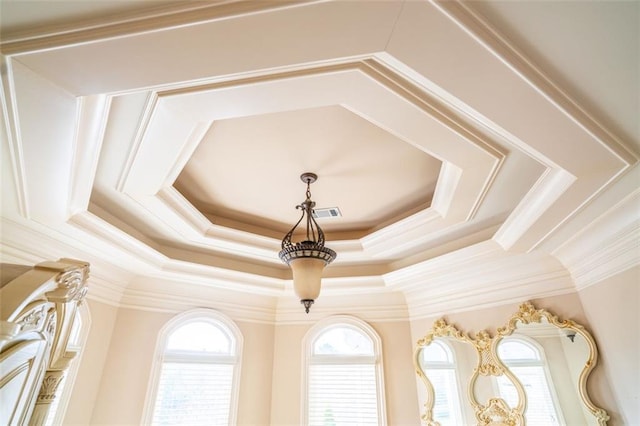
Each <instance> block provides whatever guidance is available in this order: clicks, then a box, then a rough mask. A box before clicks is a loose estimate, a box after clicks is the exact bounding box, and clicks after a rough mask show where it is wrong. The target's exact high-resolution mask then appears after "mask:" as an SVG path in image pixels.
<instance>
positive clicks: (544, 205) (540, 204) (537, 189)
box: [493, 168, 576, 250]
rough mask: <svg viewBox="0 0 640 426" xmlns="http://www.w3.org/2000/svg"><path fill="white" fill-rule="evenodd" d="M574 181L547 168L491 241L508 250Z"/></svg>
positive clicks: (560, 171)
mask: <svg viewBox="0 0 640 426" xmlns="http://www.w3.org/2000/svg"><path fill="white" fill-rule="evenodd" d="M575 181H576V177H575V176H573V175H571V174H570V173H567V172H566V171H564V170H562V169H550V168H548V169H547V170H546V171H545V172H544V173H543V174H542V176H540V178H539V179H538V181H537V182H536V183H535V184H534V185H533V187H531V189H530V190H529V192H527V195H525V197H524V198H523V199H522V200H521V201H520V203H518V205H517V206H516V208H515V209H514V210H513V212H511V214H510V215H509V217H508V218H507V220H506V221H505V222H504V223H503V224H502V226H501V227H500V229H499V230H498V231H497V232H496V234H495V235H494V236H493V240H494V241H495V242H497V243H498V244H500V245H501V246H502V247H503V248H504V249H505V250H509V249H510V248H511V247H513V246H514V245H515V244H516V242H517V241H518V240H519V239H520V237H521V236H522V235H523V234H524V233H525V232H526V231H527V230H528V229H529V228H531V226H532V225H533V224H534V223H535V222H536V221H537V220H538V219H540V217H541V216H542V215H543V214H544V212H546V211H547V210H548V209H549V207H550V206H551V205H552V204H553V203H554V202H555V201H556V200H558V199H559V198H560V197H561V196H562V194H563V193H564V192H565V191H566V190H567V189H568V188H569V187H570V186H571V185H572V184H573V183H574V182H575Z"/></svg>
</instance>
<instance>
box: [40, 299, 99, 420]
mask: <svg viewBox="0 0 640 426" xmlns="http://www.w3.org/2000/svg"><path fill="white" fill-rule="evenodd" d="M90 328H91V314H90V313H89V307H88V306H87V302H86V301H85V302H84V303H82V304H80V306H78V310H77V311H76V315H75V318H74V320H73V325H72V326H71V332H70V333H69V340H68V341H67V351H69V352H75V353H76V356H75V357H74V359H73V361H71V365H70V366H69V368H68V370H67V372H66V374H65V375H64V377H63V379H62V380H61V381H60V384H59V385H58V390H57V392H56V398H55V399H54V400H53V402H51V406H50V407H49V412H48V413H47V418H46V419H45V426H52V425H61V424H63V420H64V416H65V413H66V411H67V406H68V405H69V400H70V399H71V391H72V390H73V384H74V383H75V381H76V376H77V374H78V369H79V368H80V359H81V358H82V351H83V349H84V347H85V344H86V342H87V337H88V336H89V329H90Z"/></svg>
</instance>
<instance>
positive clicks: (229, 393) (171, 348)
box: [144, 309, 242, 426]
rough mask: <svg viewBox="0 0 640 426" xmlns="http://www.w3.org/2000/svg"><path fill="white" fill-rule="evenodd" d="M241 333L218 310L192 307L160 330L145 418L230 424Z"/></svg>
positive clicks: (155, 422) (175, 422) (158, 422)
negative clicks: (194, 308)
mask: <svg viewBox="0 0 640 426" xmlns="http://www.w3.org/2000/svg"><path fill="white" fill-rule="evenodd" d="M241 355H242V335H241V333H240V330H239V329H238V327H237V326H236V325H235V324H234V323H233V322H232V321H231V320H229V319H228V318H226V317H224V316H223V315H221V314H219V313H217V312H214V311H211V310H208V309H196V310H193V311H189V312H186V313H184V314H181V315H178V316H177V317H176V318H174V319H173V320H171V321H170V322H169V323H168V324H167V325H165V327H164V328H163V329H162V330H161V331H160V335H159V337H158V344H157V346H156V360H155V363H154V368H153V373H152V378H151V386H150V387H149V394H148V396H147V401H148V402H147V410H146V413H145V416H144V417H145V423H146V424H149V423H150V424H153V425H190V426H192V425H193V426H198V425H203V426H204V425H207V426H210V425H230V424H235V416H236V407H237V399H238V390H239V385H238V380H239V375H240V359H241Z"/></svg>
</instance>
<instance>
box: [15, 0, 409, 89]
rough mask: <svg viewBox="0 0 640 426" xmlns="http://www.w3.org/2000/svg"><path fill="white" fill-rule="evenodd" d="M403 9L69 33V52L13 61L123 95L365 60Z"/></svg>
mask: <svg viewBox="0 0 640 426" xmlns="http://www.w3.org/2000/svg"><path fill="white" fill-rule="evenodd" d="M401 7H402V3H401V2H371V3H370V4H368V5H367V7H366V8H363V7H362V5H361V4H360V3H359V2H321V3H317V4H307V5H305V7H292V8H288V9H282V10H278V11H277V12H265V13H258V14H252V15H239V16H234V17H232V18H229V17H227V18H226V19H220V20H213V21H209V22H199V23H198V22H195V23H193V24H190V25H182V26H179V27H174V28H170V29H164V30H153V31H149V32H144V31H145V30H146V28H145V26H144V25H141V27H140V28H139V29H138V30H139V31H142V32H141V33H139V34H132V35H129V36H123V35H120V36H118V37H113V38H105V39H102V40H96V41H92V42H88V43H83V42H82V41H81V42H79V43H77V44H76V43H74V42H75V40H74V38H73V34H70V35H67V43H69V45H67V46H64V47H58V48H55V49H52V50H42V51H36V52H33V53H25V54H21V55H18V56H17V58H18V59H19V60H20V61H21V62H22V63H23V64H25V65H26V66H28V67H29V68H31V69H32V70H34V71H35V72H37V73H39V74H41V75H43V76H45V77H46V78H47V79H49V80H51V81H54V82H55V83H56V84H58V85H60V86H61V87H64V88H66V89H67V90H69V91H70V92H72V93H73V94H75V95H88V94H94V93H113V92H121V91H128V90H136V89H140V88H146V87H153V86H158V85H165V84H170V83H174V82H183V81H197V80H202V79H210V78H212V77H213V76H225V75H232V74H237V73H246V72H251V71H259V70H267V69H274V68H279V67H287V66H294V65H298V64H305V63H313V62H321V61H335V60H336V58H350V57H359V56H362V55H368V54H371V53H372V52H377V51H381V50H384V47H385V45H386V42H387V40H388V38H389V35H390V34H391V31H392V29H393V25H394V23H395V19H396V17H397V15H398V13H399V11H400V9H401ZM195 16H197V15H195ZM354 22H357V23H358V24H357V25H354ZM292 23H295V24H294V25H292ZM136 29H137V28H136V25H135V24H132V25H131V26H130V31H136ZM45 45H46V44H45Z"/></svg>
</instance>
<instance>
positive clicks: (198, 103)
mask: <svg viewBox="0 0 640 426" xmlns="http://www.w3.org/2000/svg"><path fill="white" fill-rule="evenodd" d="M527 3H528V4H527V5H526V9H527V10H529V9H531V8H534V9H536V8H537V9H538V12H540V11H541V10H543V8H544V5H543V4H531V3H533V2H527ZM71 4H72V3H68V4H67V5H71ZM148 4H150V3H148V2H139V3H130V4H129V3H128V4H127V5H126V6H127V7H125V6H124V5H123V4H122V3H120V2H113V3H112V7H110V6H109V3H108V2H106V3H105V2H101V3H100V6H99V8H97V9H95V13H94V14H93V15H92V14H91V13H89V10H90V9H91V7H89V6H87V5H86V4H85V6H86V7H85V6H83V11H85V12H86V14H85V12H83V14H82V15H77V14H75V15H74V14H73V13H70V14H68V15H66V17H67V18H66V19H65V14H64V13H63V10H64V8H59V9H56V10H52V9H51V8H53V7H54V6H53V5H48V3H46V2H43V3H41V6H42V8H34V10H36V9H37V13H36V12H34V13H33V14H31V15H30V13H29V11H28V10H25V9H24V8H22V7H18V6H17V5H15V4H11V5H10V6H9V7H5V5H4V3H3V5H2V7H3V13H2V20H3V21H2V31H3V33H2V39H1V41H0V45H1V47H2V53H3V61H4V62H3V65H4V68H5V69H6V70H7V73H6V74H3V80H2V83H3V86H2V89H3V90H2V100H3V107H4V108H5V110H6V111H5V114H4V115H3V120H5V121H3V123H4V125H5V128H6V129H7V134H8V136H9V137H8V142H7V143H6V144H3V149H4V150H5V151H4V152H3V157H2V158H3V159H2V161H3V163H2V165H3V167H2V170H3V205H2V212H3V256H4V257H5V258H6V257H7V256H8V257H9V258H11V259H14V258H15V259H17V260H21V261H23V262H24V261H31V260H33V259H32V258H33V257H34V256H36V257H38V256H40V257H42V258H44V259H50V258H55V257H60V256H61V254H64V255H65V256H69V257H77V258H82V259H84V260H87V261H90V262H91V264H92V274H93V277H94V280H96V281H97V284H95V285H94V287H93V289H92V292H93V294H94V295H95V296H94V297H101V298H103V299H105V300H109V301H111V302H113V303H120V304H124V305H127V306H142V305H144V306H146V307H149V306H151V305H153V304H154V303H155V304H157V306H156V305H154V306H155V307H160V306H161V305H162V304H163V303H164V304H168V305H171V306H174V307H175V309H178V308H179V306H178V305H179V304H180V303H184V304H185V305H188V304H189V303H191V302H194V303H195V302H198V303H200V302H201V301H202V300H214V299H215V300H216V301H218V302H219V301H221V300H226V301H229V304H230V305H229V306H232V305H233V306H236V305H239V306H241V308H238V309H239V310H240V311H242V312H250V313H248V314H246V315H248V316H252V315H253V317H252V318H253V319H256V318H259V319H264V318H266V317H269V315H272V316H273V315H274V314H273V313H274V312H276V311H277V312H278V315H280V313H282V312H288V311H287V309H289V308H288V305H287V303H289V302H288V301H289V298H291V303H292V306H291V314H290V315H292V316H294V315H297V313H298V307H297V306H295V300H293V298H292V297H291V296H292V295H291V289H290V271H289V270H288V269H287V268H286V267H285V266H284V265H282V263H281V262H280V260H279V259H278V257H277V253H278V251H279V249H280V239H281V238H282V236H283V234H284V232H286V230H288V229H289V228H290V226H292V225H293V223H295V221H296V220H297V218H298V213H299V212H297V211H296V210H295V209H294V206H295V205H296V204H299V203H300V202H301V201H302V200H303V198H304V190H305V187H304V185H303V184H302V183H301V182H300V180H299V176H300V174H301V173H302V172H306V171H310V172H314V173H317V174H318V175H319V179H318V181H317V182H316V183H314V184H313V186H312V193H313V199H314V201H316V202H317V203H318V207H339V208H340V209H341V211H342V213H343V217H342V218H341V219H339V220H335V221H324V222H321V226H322V227H323V228H324V229H325V230H326V231H327V237H328V242H327V245H328V246H330V247H331V248H332V249H334V250H336V251H337V252H338V258H337V260H336V261H335V262H334V263H333V264H331V265H330V266H329V267H327V269H326V270H325V276H326V279H325V280H324V282H323V295H322V296H321V297H320V299H319V301H318V304H317V305H316V306H315V308H314V309H315V314H316V315H323V312H324V313H326V312H328V311H326V309H328V308H326V307H323V303H322V300H323V298H327V297H331V295H340V296H341V297H342V296H345V295H357V297H358V303H357V305H358V306H359V307H362V309H366V308H365V307H364V306H365V305H366V303H369V302H366V301H365V299H366V300H369V299H367V298H372V299H371V300H373V299H375V297H377V296H376V295H379V296H380V297H381V299H379V300H378V299H376V300H378V301H377V302H375V303H378V302H380V301H382V303H387V302H388V301H390V300H394V301H398V300H402V302H401V303H400V302H397V310H395V309H396V308H393V307H392V308H389V309H390V311H389V312H392V313H390V314H389V315H390V316H393V315H400V316H402V315H406V312H407V305H406V302H405V296H406V297H407V299H406V301H408V303H409V304H410V305H411V306H410V309H413V310H416V309H417V310H419V311H420V312H425V313H433V312H436V311H437V310H439V309H442V307H443V306H449V307H464V306H465V304H467V305H468V306H469V305H472V304H479V303H492V301H493V300H495V297H498V298H500V299H501V300H507V299H509V300H510V299H513V298H523V297H535V296H540V295H545V294H556V293H558V292H566V291H569V290H570V289H572V288H574V287H573V286H574V283H573V282H572V280H571V276H570V274H569V272H568V271H567V269H566V267H565V266H564V265H563V264H562V263H561V262H560V261H559V260H558V258H557V257H556V254H557V253H558V251H560V252H561V251H562V250H565V251H566V250H567V249H566V247H569V246H571V241H572V240H573V239H574V238H576V236H577V235H580V233H581V232H583V229H585V227H586V226H588V225H590V223H591V222H592V221H594V220H595V219H596V218H598V217H600V216H601V215H604V214H605V213H606V212H609V211H610V210H609V209H610V206H611V205H614V204H615V203H617V202H621V201H620V200H623V199H625V200H627V199H630V198H629V197H631V196H630V195H629V194H631V193H633V191H635V188H633V189H629V188H627V187H626V186H624V185H627V180H629V179H630V178H629V177H628V176H629V175H630V174H631V172H630V170H632V169H633V170H635V168H634V165H635V164H636V162H637V151H638V146H639V143H638V131H637V129H636V127H637V123H635V122H634V120H635V119H631V118H628V117H633V116H634V114H627V115H624V114H622V115H620V116H618V117H616V120H612V119H610V117H607V116H606V114H603V113H602V111H608V110H616V111H618V110H621V109H623V110H624V111H629V110H633V109H634V108H635V110H636V111H637V103H636V104H633V102H636V101H634V100H633V99H632V97H630V96H629V93H628V92H629V90H628V89H627V86H629V87H632V88H633V87H635V88H636V89H637V81H635V80H633V79H630V78H626V77H625V76H627V77H628V75H627V74H624V75H616V78H612V79H611V80H604V79H605V78H606V77H607V76H606V75H603V74H602V73H597V72H595V71H594V72H593V73H592V72H591V68H590V67H588V66H585V67H583V68H582V71H584V75H583V76H582V77H581V78H583V79H584V80H576V81H574V82H573V84H575V85H577V86H580V84H581V83H584V85H583V86H582V87H583V88H588V89H589V90H580V91H576V92H573V91H572V90H571V87H569V86H570V85H567V86H562V87H561V86H559V85H558V84H557V82H558V81H565V80H566V76H562V75H558V74H553V75H551V74H549V73H551V72H554V69H553V67H549V68H545V69H543V68H540V66H541V64H542V65H544V64H545V63H547V62H548V61H552V59H550V58H547V57H544V58H542V59H541V60H540V63H535V62H534V61H532V60H530V56H528V54H529V53H531V55H532V56H533V57H540V56H538V55H537V54H536V53H537V52H535V51H534V50H535V49H530V50H529V51H525V50H523V49H527V48H529V46H528V45H527V43H526V42H524V41H523V42H522V43H521V44H519V45H514V44H513V43H512V42H511V41H510V40H512V38H511V37H509V35H510V34H508V32H513V31H516V30H514V28H513V27H511V26H509V25H508V24H504V25H502V26H501V27H499V28H497V27H495V26H494V23H491V22H487V21H486V20H485V19H484V18H483V17H482V16H481V15H479V14H478V13H477V11H476V10H475V9H474V8H473V7H474V4H473V2H472V3H458V2H453V1H448V2H434V1H406V2H402V1H388V2H385V1H381V2H377V1H372V2H346V1H318V2H316V1H308V2H243V1H238V2H234V1H231V2H221V3H216V2H213V3H209V2H161V3H153V7H147V5H148ZM57 6H58V5H56V6H55V7H57ZM96 7H98V6H96ZM567 7H568V6H567ZM573 7H574V9H571V8H570V7H569V9H571V10H570V11H569V10H564V9H563V10H564V11H565V12H566V13H565V18H566V19H567V20H573V19H577V18H576V17H579V18H580V19H587V20H588V19H591V18H592V17H593V16H596V15H593V14H591V13H590V12H591V9H589V11H588V12H589V13H587V12H585V13H583V12H582V9H581V7H586V8H591V7H596V8H597V7H604V6H598V5H592V6H588V5H587V6H580V5H579V3H576V4H574V5H573ZM626 7H627V8H628V7H631V6H626ZM514 8H517V6H514V5H513V4H510V5H501V3H500V2H483V3H482V5H481V6H478V8H477V9H478V10H482V11H483V12H485V14H486V15H487V16H492V17H493V18H494V19H495V20H496V21H495V22H498V21H500V22H502V21H504V20H507V21H508V18H509V16H510V14H514V13H515V12H514ZM619 8H620V10H617V9H616V10H617V12H616V13H617V15H616V16H619V17H620V18H619V19H623V17H626V16H628V15H629V11H627V10H623V9H624V7H623V6H619ZM47 10H48V11H49V12H50V13H49V14H47V13H46V11H47ZM108 11H110V13H109V12H108ZM569 12H570V13H569ZM514 16H516V18H517V17H518V16H520V15H519V14H518V13H515V14H514ZM527 16H529V15H527ZM531 16H535V14H531ZM540 16H544V13H542V14H541V15H540ZM590 17H591V18H590ZM516 22H517V20H516ZM294 23H295V24H294ZM541 25H542V24H541ZM569 26H571V28H573V27H574V26H575V25H574V26H572V25H569ZM534 27H535V26H534ZM613 27H616V26H615V25H612V28H613ZM516 28H518V27H516ZM538 28H539V27H538ZM616 28H617V27H616ZM501 30H505V31H507V34H502V33H501ZM615 34H616V36H617V37H619V38H621V39H624V34H627V33H624V34H623V33H620V34H618V33H617V32H616V33H615ZM527 36H531V37H529V38H527ZM592 38H594V40H592V41H593V42H594V43H593V49H591V50H592V51H595V52H597V51H600V50H601V51H603V52H605V51H606V52H608V54H609V55H610V56H609V60H610V63H611V67H610V69H611V70H612V72H613V71H615V70H616V69H620V68H624V67H625V66H629V65H630V64H632V63H633V61H634V57H633V55H628V56H629V57H627V56H624V57H621V58H617V57H614V56H612V55H613V54H611V53H610V51H609V50H607V49H606V47H607V46H605V45H600V44H598V41H597V40H595V36H593V37H592ZM513 39H515V40H527V39H528V40H538V39H539V38H538V39H536V37H535V36H534V35H531V34H529V35H528V34H513ZM545 40H546V38H543V39H539V41H540V43H544V42H545ZM562 40H563V38H562V34H561V31H560V30H558V42H562ZM625 40H626V39H625ZM636 46H637V45H636ZM631 47H633V46H631ZM626 50H628V51H633V52H636V51H637V49H635V50H634V49H633V48H631V49H626ZM635 58H636V59H637V55H636V57H635ZM558 63H562V61H559V62H558ZM585 63H588V61H586V62H585ZM563 77H565V78H563ZM634 81H635V83H634ZM634 84H635V86H634ZM618 85H621V86H622V87H618ZM603 91H606V92H607V93H609V92H611V93H615V94H616V96H611V95H610V94H607V95H606V96H603V97H600V96H598V94H599V93H600V92H603ZM578 92H579V98H580V100H581V101H582V102H581V104H578V103H577V102H576V101H575V99H574V98H573V97H572V96H571V95H573V93H578ZM591 93H593V97H589V96H590V94H591ZM600 99H605V100H606V101H607V102H620V103H621V105H622V106H621V105H614V106H611V105H608V104H607V105H600V106H598V107H593V108H589V107H591V106H592V105H594V104H597V102H598V101H599V100H600ZM634 105H635V107H634ZM585 106H586V107H585ZM625 117H627V118H625ZM635 117H637V114H635ZM634 126H635V127H634ZM618 135H624V139H623V137H622V136H618ZM43 140H47V141H51V143H47V144H44V143H42V141H43ZM5 153H6V155H5ZM620 188H622V189H620ZM603 194H608V195H607V196H606V197H604V196H603ZM611 194H614V195H611ZM625 197H626V198H625ZM604 198H606V199H607V202H604V201H601V200H603V199H604ZM615 205H618V204H615ZM620 205H621V204H620ZM33 235H37V238H36V237H33ZM29 241H37V243H33V244H31V245H30V243H29ZM43 241H44V242H46V243H43ZM16 253H18V254H16ZM19 253H37V255H33V254H30V255H29V256H27V255H25V256H23V257H22V258H21V257H20V255H19ZM520 284H521V285H520ZM427 290H428V291H427ZM175 292H178V293H180V294H183V297H185V299H184V301H183V302H177V301H176V300H177V299H175V298H174V297H172V295H174V294H175ZM163 295H164V296H163ZM238 295H241V296H238ZM251 295H255V296H251ZM363 295H366V297H364V298H363ZM496 295H499V296H496ZM151 296H153V297H151ZM189 297H192V299H188V298H189ZM187 299H188V300H190V301H191V302H189V301H188V300H187ZM180 300H182V299H180ZM345 300H346V299H345ZM236 302H237V303H236ZM345 303H346V302H345ZM375 303H374V302H373V301H371V304H372V306H373V305H375ZM394 303H396V302H394ZM394 306H396V305H394ZM251 307H253V308H251ZM162 308H163V309H164V305H162ZM254 308H255V310H254V311H251V309H254ZM228 309H235V308H231V307H228ZM373 311H375V312H379V311H378V310H377V309H376V308H375V307H373V308H371V310H370V311H367V312H369V314H370V312H373ZM403 312H404V314H403ZM243 315H244V314H243ZM372 315H373V314H372ZM380 315H383V314H380Z"/></svg>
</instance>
